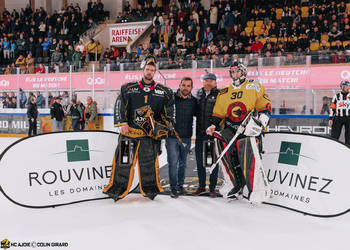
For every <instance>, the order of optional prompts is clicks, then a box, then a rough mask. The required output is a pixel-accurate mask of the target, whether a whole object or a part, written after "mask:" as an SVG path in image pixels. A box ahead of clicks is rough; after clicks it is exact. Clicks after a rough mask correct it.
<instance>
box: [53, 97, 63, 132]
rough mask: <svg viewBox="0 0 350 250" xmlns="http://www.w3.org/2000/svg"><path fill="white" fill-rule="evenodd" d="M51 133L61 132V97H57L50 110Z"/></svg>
mask: <svg viewBox="0 0 350 250" xmlns="http://www.w3.org/2000/svg"><path fill="white" fill-rule="evenodd" d="M50 114H51V123H52V131H53V132H56V131H63V125H62V121H63V118H64V111H63V107H62V105H61V97H57V98H56V99H55V102H54V103H53V104H52V106H51V109H50Z"/></svg>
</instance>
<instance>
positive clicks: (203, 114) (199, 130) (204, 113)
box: [196, 87, 219, 138]
mask: <svg viewBox="0 0 350 250" xmlns="http://www.w3.org/2000/svg"><path fill="white" fill-rule="evenodd" d="M218 94H219V89H218V88H216V87H215V88H213V89H212V90H211V91H210V93H209V94H208V96H206V94H205V91H204V88H201V89H200V90H198V92H197V108H196V117H197V122H196V137H202V138H203V137H207V135H206V132H205V131H206V129H207V128H208V127H209V126H210V125H211V123H210V118H211V115H212V113H213V109H214V105H215V101H216V97H217V95H218Z"/></svg>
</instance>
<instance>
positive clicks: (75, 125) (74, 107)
mask: <svg viewBox="0 0 350 250" xmlns="http://www.w3.org/2000/svg"><path fill="white" fill-rule="evenodd" d="M69 115H70V116H71V118H72V129H73V131H75V132H76V131H79V130H80V124H79V120H80V119H81V114H80V111H79V108H78V104H77V101H76V100H75V99H73V100H72V101H71V106H70V108H69Z"/></svg>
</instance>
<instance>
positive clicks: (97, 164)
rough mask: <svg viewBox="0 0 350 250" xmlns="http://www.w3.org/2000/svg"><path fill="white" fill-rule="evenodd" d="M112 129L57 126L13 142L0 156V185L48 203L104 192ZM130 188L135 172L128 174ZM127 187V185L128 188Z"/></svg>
mask: <svg viewBox="0 0 350 250" xmlns="http://www.w3.org/2000/svg"><path fill="white" fill-rule="evenodd" d="M118 136H119V135H118V134H117V133H114V132H108V131H83V132H59V133H48V134H41V135H38V136H34V137H27V138H24V139H21V140H18V141H16V142H14V143H13V144H12V145H10V146H9V147H8V148H7V149H5V150H4V151H3V152H2V154H1V156H0V187H1V191H2V192H3V194H4V195H5V196H6V197H7V198H8V199H9V200H11V201H12V202H14V203H16V204H18V205H21V206H26V207H34V208H40V207H53V206H59V205H64V204H70V203H75V202H80V201H86V200H93V199H101V198H106V197H107V196H106V195H104V194H103V193H102V190H103V188H104V187H105V186H106V185H107V184H108V182H109V177H110V175H111V171H112V160H113V156H114V153H115V149H116V147H117V143H118ZM134 180H135V183H134V184H133V186H132V188H135V187H136V186H137V183H138V177H137V176H135V178H134ZM131 190H132V189H131Z"/></svg>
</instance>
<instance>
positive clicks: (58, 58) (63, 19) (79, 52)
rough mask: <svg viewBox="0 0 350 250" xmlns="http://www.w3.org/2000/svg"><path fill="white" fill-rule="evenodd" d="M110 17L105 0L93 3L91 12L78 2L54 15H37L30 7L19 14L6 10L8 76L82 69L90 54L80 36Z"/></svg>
mask: <svg viewBox="0 0 350 250" xmlns="http://www.w3.org/2000/svg"><path fill="white" fill-rule="evenodd" d="M108 16H109V12H107V11H104V5H103V3H102V2H101V0H97V2H92V0H89V2H88V4H87V9H86V10H85V11H82V10H81V7H80V6H79V4H78V3H76V4H75V5H74V4H71V5H69V6H68V7H67V8H66V9H62V10H61V11H57V10H54V11H53V13H52V14H49V13H47V12H46V10H45V9H44V8H42V7H40V8H39V9H36V10H35V11H34V12H33V11H32V9H31V8H30V6H29V4H28V5H27V6H26V8H25V9H21V10H20V11H19V12H18V11H17V10H15V9H14V10H13V11H12V12H10V11H9V10H7V9H5V10H4V11H3V12H2V13H1V15H0V65H1V66H2V72H3V73H4V74H15V73H17V69H16V68H19V69H20V73H30V74H33V73H45V67H44V66H49V71H50V72H53V71H55V70H57V68H58V67H59V70H60V71H63V72H65V71H68V66H69V65H73V66H74V67H75V69H78V68H79V67H81V66H82V64H83V63H84V58H85V57H84V56H83V54H85V53H86V51H85V50H84V49H85V48H84V46H82V42H81V41H80V37H81V36H82V35H83V34H84V32H86V31H87V30H89V29H92V28H94V27H95V26H96V23H98V22H100V21H103V20H104V19H105V18H107V17H108Z"/></svg>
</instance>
